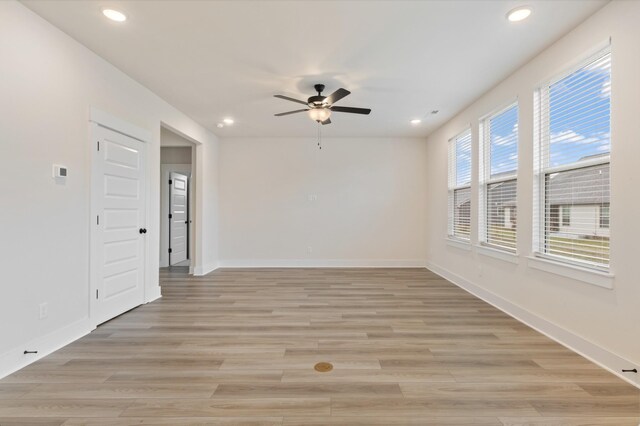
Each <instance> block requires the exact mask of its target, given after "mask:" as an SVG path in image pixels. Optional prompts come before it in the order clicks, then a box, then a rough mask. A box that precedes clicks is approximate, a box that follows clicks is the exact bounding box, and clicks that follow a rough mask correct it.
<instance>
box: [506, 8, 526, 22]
mask: <svg viewBox="0 0 640 426" xmlns="http://www.w3.org/2000/svg"><path fill="white" fill-rule="evenodd" d="M529 15H531V8H530V7H528V6H520V7H516V8H515V9H512V10H510V11H509V13H507V19H508V20H509V21H511V22H518V21H522V20H525V19H527V18H528V17H529Z"/></svg>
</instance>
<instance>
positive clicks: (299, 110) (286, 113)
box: [273, 109, 309, 117]
mask: <svg viewBox="0 0 640 426" xmlns="http://www.w3.org/2000/svg"><path fill="white" fill-rule="evenodd" d="M304 111H309V109H297V110H295V111H287V112H281V113H279V114H273V115H275V116H276V117H282V116H283V115H289V114H295V113H298V112H304Z"/></svg>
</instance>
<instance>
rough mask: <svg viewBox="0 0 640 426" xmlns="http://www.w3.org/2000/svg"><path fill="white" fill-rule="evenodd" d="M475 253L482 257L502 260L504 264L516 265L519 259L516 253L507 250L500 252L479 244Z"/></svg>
mask: <svg viewBox="0 0 640 426" xmlns="http://www.w3.org/2000/svg"><path fill="white" fill-rule="evenodd" d="M476 251H477V252H478V254H481V255H482V256H488V257H493V258H494V259H500V260H504V261H505V262H509V263H514V264H516V265H517V264H518V263H520V257H519V256H518V253H517V252H516V253H514V252H510V251H507V250H500V249H498V248H494V247H490V246H486V245H481V244H478V245H476Z"/></svg>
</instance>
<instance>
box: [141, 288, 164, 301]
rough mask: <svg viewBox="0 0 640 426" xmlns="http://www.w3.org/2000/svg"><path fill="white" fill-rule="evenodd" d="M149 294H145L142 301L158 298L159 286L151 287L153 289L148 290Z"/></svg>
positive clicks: (160, 290)
mask: <svg viewBox="0 0 640 426" xmlns="http://www.w3.org/2000/svg"><path fill="white" fill-rule="evenodd" d="M148 293H149V294H145V299H146V300H145V301H144V303H151V302H153V301H154V300H157V299H160V298H161V297H162V289H161V287H160V286H159V285H158V286H155V287H153V290H151V291H149V292H148Z"/></svg>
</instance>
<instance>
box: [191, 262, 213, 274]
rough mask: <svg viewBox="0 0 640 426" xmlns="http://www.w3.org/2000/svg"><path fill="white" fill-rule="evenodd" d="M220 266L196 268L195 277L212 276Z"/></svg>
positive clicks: (194, 269)
mask: <svg viewBox="0 0 640 426" xmlns="http://www.w3.org/2000/svg"><path fill="white" fill-rule="evenodd" d="M218 268H219V266H218V265H217V264H214V263H211V264H209V265H204V266H196V267H194V268H193V275H194V276H196V277H201V276H203V275H207V274H210V273H211V272H213V271H215V270H216V269H218Z"/></svg>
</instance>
